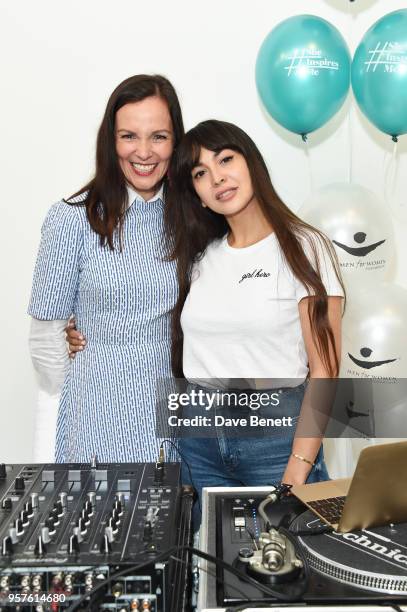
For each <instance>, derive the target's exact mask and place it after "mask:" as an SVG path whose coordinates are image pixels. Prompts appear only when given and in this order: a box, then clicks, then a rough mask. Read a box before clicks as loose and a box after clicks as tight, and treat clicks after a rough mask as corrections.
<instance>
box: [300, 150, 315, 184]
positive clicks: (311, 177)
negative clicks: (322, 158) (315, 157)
mask: <svg viewBox="0 0 407 612" xmlns="http://www.w3.org/2000/svg"><path fill="white" fill-rule="evenodd" d="M303 142H304V145H305V147H304V152H305V157H306V158H307V162H308V173H309V185H310V192H311V193H313V192H314V187H315V185H314V175H313V172H312V163H311V153H310V149H309V144H308V140H307V139H304V138H303Z"/></svg>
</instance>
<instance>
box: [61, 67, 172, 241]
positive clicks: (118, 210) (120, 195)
mask: <svg viewBox="0 0 407 612" xmlns="http://www.w3.org/2000/svg"><path fill="white" fill-rule="evenodd" d="M150 96H159V97H160V98H162V99H163V100H164V101H165V102H166V103H167V105H168V110H169V113H170V117H171V121H172V127H173V130H174V147H177V145H178V144H179V142H180V141H181V138H182V136H183V135H184V124H183V121H182V114H181V107H180V104H179V100H178V97H177V94H176V92H175V89H174V87H173V86H172V85H171V83H170V81H169V80H168V79H166V78H165V77H163V76H160V75H148V74H137V75H135V76H132V77H130V78H128V79H126V80H125V81H123V82H122V83H120V85H118V86H117V87H116V89H115V90H114V91H113V93H112V94H111V96H110V98H109V101H108V103H107V106H106V110H105V114H104V116H103V119H102V123H101V125H100V128H99V131H98V135H97V141H96V170H95V176H94V177H93V179H92V180H91V181H90V182H89V183H87V185H85V186H84V187H82V189H80V190H79V191H78V192H76V193H75V194H74V195H73V196H71V197H70V198H68V200H67V201H68V203H72V204H79V205H84V206H86V214H87V218H88V221H89V223H90V225H91V227H92V229H93V230H94V231H95V232H96V233H97V234H99V235H100V242H101V244H102V245H104V244H106V243H107V244H108V245H109V247H110V248H111V249H113V248H114V247H113V233H114V231H115V229H116V228H119V230H120V229H121V225H122V222H123V215H124V212H125V210H126V203H127V191H126V180H125V177H124V174H123V172H122V170H121V168H120V165H119V162H118V159H117V154H116V140H115V120H116V113H117V111H118V110H119V109H120V108H122V106H124V105H125V104H129V103H131V102H140V101H141V100H144V99H145V98H148V97H150ZM166 188H167V184H166V182H165V183H164V189H165V190H166ZM81 195H84V196H86V197H84V198H78V197H77V196H81ZM70 200H74V201H71V202H70Z"/></svg>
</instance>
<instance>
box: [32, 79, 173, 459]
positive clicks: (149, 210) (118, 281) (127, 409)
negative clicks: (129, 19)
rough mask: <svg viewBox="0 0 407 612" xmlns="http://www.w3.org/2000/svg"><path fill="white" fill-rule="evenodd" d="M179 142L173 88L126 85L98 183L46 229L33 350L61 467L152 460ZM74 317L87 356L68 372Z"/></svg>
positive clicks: (169, 293)
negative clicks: (53, 415)
mask: <svg viewBox="0 0 407 612" xmlns="http://www.w3.org/2000/svg"><path fill="white" fill-rule="evenodd" d="M182 135H183V123H182V116H181V110H180V106H179V102H178V99H177V96H176V93H175V91H174V88H173V87H172V85H171V84H170V83H169V81H168V80H167V79H165V78H163V77H160V76H147V75H137V76H134V77H131V78H129V79H127V80H126V81H124V82H123V83H121V84H120V85H119V86H118V87H117V88H116V89H115V91H114V92H113V93H112V95H111V97H110V99H109V101H108V104H107V108H106V111H105V115H104V118H103V121H102V123H101V126H100V129H99V133H98V138H97V147H96V172H95V176H94V178H93V179H92V180H91V181H90V182H89V183H88V184H87V185H86V186H85V187H83V188H82V189H81V190H80V191H79V192H78V193H77V194H75V196H73V197H71V198H69V199H67V200H62V201H60V202H58V203H56V204H54V205H53V206H52V207H51V209H50V211H49V212H48V215H47V217H46V219H45V222H44V225H43V228H42V238H41V244H40V249H39V254H38V258H37V263H36V267H35V272H34V281H33V289H32V296H31V301H30V305H29V314H30V315H31V316H32V317H33V319H32V326H31V334H30V345H31V354H32V358H33V362H34V365H35V367H36V369H37V372H38V375H39V380H40V386H41V387H42V390H43V391H44V392H45V393H49V394H50V395H53V394H54V395H55V394H56V393H58V392H59V391H60V389H59V381H61V383H62V391H61V395H60V402H59V411H58V422H57V428H56V430H57V434H56V448H55V456H56V460H57V461H58V462H66V461H69V462H72V461H75V462H87V461H89V460H90V459H91V458H92V457H93V456H94V455H96V456H97V458H98V459H99V460H101V461H104V462H106V461H152V460H155V459H156V457H157V449H158V443H157V438H156V435H155V423H154V421H155V397H156V384H157V381H158V380H159V379H160V378H162V377H168V376H170V322H169V311H170V310H171V308H172V307H173V305H174V303H175V301H176V299H177V282H176V274H175V266H174V263H173V262H168V261H165V253H164V246H163V245H164V240H163V206H164V201H165V194H166V189H167V179H166V174H167V169H168V164H169V161H170V158H171V154H172V151H173V149H174V147H175V146H177V144H178V143H179V141H180V139H181V137H182ZM72 315H73V316H75V319H76V323H77V327H78V329H80V330H81V332H82V333H83V334H84V336H86V339H87V347H86V351H83V352H79V353H78V354H77V355H76V359H75V360H74V361H72V363H71V364H69V360H67V358H66V349H65V338H64V328H65V326H66V323H67V320H68V319H69V318H70V317H71V316H72ZM67 361H68V363H67ZM37 429H38V428H37ZM37 457H38V453H37Z"/></svg>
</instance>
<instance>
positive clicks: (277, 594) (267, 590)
mask: <svg viewBox="0 0 407 612" xmlns="http://www.w3.org/2000/svg"><path fill="white" fill-rule="evenodd" d="M287 537H288V538H289V539H291V538H290V536H287ZM291 541H293V540H292V539H291ZM182 551H187V552H190V553H191V554H193V555H196V556H197V557H201V558H202V559H205V560H206V561H209V562H210V563H215V564H216V565H219V566H220V567H222V568H223V569H224V570H226V571H228V572H230V573H231V574H233V575H235V576H236V577H237V578H240V579H241V580H244V581H245V582H247V583H248V584H251V585H252V586H254V587H256V588H257V589H259V590H260V591H261V592H262V593H264V594H265V595H269V596H270V597H273V598H274V599H277V600H279V601H286V602H291V601H298V600H299V599H300V598H301V597H302V595H303V594H304V593H305V591H306V590H307V588H308V581H309V566H308V564H307V562H306V559H305V556H304V555H303V554H300V555H299V556H300V557H302V559H301V560H302V561H303V563H304V561H305V564H306V565H304V568H303V569H304V584H303V585H302V587H301V588H300V589H299V593H297V594H295V596H293V595H288V594H286V593H283V592H281V591H276V590H274V589H272V588H271V587H269V586H266V585H264V584H262V583H261V582H258V581H257V580H255V579H254V578H252V577H251V576H248V575H247V574H245V573H244V572H241V571H240V570H238V569H236V568H235V567H233V565H231V564H230V563H228V562H226V561H223V559H219V558H218V557H214V556H213V555H210V554H209V553H205V552H203V551H202V550H199V549H197V548H194V547H192V546H173V547H172V548H169V549H168V550H166V551H164V552H162V553H161V554H160V555H158V556H156V557H154V559H149V560H148V561H145V562H144V563H140V564H138V565H133V566H128V567H126V568H124V569H123V570H121V571H120V572H116V573H114V574H112V575H111V576H109V578H106V580H103V581H102V582H100V583H99V584H97V585H96V586H95V587H94V588H93V589H92V590H91V591H89V592H88V593H85V594H84V595H82V597H80V599H78V600H77V601H76V602H75V603H74V604H73V605H72V606H70V607H69V608H68V612H75V610H78V609H79V607H80V606H81V605H82V603H84V602H85V601H86V600H88V599H92V598H93V597H94V595H96V593H97V592H98V591H99V590H100V589H102V588H103V587H104V586H107V585H109V584H110V583H111V582H112V581H113V580H117V579H118V578H121V577H122V576H124V575H126V574H127V573H132V572H137V571H139V570H141V569H143V568H144V567H146V566H147V565H150V564H151V563H157V562H158V561H164V560H165V559H168V558H169V557H171V555H173V554H175V555H177V556H178V555H179V553H180V552H182ZM306 568H307V569H306Z"/></svg>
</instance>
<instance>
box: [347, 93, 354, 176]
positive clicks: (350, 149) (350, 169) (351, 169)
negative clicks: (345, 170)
mask: <svg viewBox="0 0 407 612" xmlns="http://www.w3.org/2000/svg"><path fill="white" fill-rule="evenodd" d="M348 146H349V175H348V176H349V183H352V181H353V150H352V147H353V143H352V102H351V103H350V105H349V112H348Z"/></svg>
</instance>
